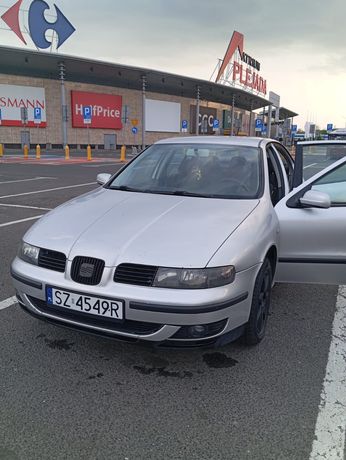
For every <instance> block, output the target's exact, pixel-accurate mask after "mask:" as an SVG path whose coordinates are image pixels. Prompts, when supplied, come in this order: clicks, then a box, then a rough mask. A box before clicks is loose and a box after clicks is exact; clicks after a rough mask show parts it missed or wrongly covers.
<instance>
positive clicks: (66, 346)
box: [44, 339, 74, 351]
mask: <svg viewBox="0 0 346 460" xmlns="http://www.w3.org/2000/svg"><path fill="white" fill-rule="evenodd" d="M44 341H45V343H46V344H47V346H48V347H49V348H52V349H53V350H63V351H69V350H71V348H72V347H73V345H74V343H68V342H67V340H49V339H44Z"/></svg>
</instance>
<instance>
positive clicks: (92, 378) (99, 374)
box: [88, 372, 103, 380]
mask: <svg viewBox="0 0 346 460" xmlns="http://www.w3.org/2000/svg"><path fill="white" fill-rule="evenodd" d="M102 377H103V374H102V373H101V372H99V373H98V374H96V375H90V376H89V377H88V380H95V379H101V378H102Z"/></svg>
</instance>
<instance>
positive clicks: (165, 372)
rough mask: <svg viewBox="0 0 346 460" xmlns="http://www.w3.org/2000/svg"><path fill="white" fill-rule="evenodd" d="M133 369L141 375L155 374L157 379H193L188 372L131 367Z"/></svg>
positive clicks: (163, 368) (161, 368)
mask: <svg viewBox="0 0 346 460" xmlns="http://www.w3.org/2000/svg"><path fill="white" fill-rule="evenodd" d="M133 368H134V369H135V370H136V371H138V372H140V373H141V374H143V375H153V374H156V375H157V376H159V377H165V378H169V377H171V378H176V379H185V378H191V377H193V374H192V372H189V371H181V372H177V371H168V370H167V369H166V368H165V367H145V366H133Z"/></svg>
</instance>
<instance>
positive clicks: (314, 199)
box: [299, 190, 331, 209]
mask: <svg viewBox="0 0 346 460" xmlns="http://www.w3.org/2000/svg"><path fill="white" fill-rule="evenodd" d="M299 201H300V203H301V204H302V205H303V206H304V207H309V208H324V209H328V208H330V206H331V200H330V196H329V195H327V193H324V192H318V191H317V190H309V191H307V192H306V193H305V194H304V196H302V198H300V200H299Z"/></svg>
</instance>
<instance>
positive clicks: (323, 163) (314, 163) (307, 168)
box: [302, 143, 346, 181]
mask: <svg viewBox="0 0 346 460" xmlns="http://www.w3.org/2000/svg"><path fill="white" fill-rule="evenodd" d="M302 149H303V180H304V181H306V180H308V179H310V177H312V176H314V175H315V174H317V173H319V172H320V171H322V170H323V169H325V168H327V167H328V166H329V165H331V164H333V163H334V162H335V161H337V160H340V159H341V158H343V157H344V156H346V143H344V144H333V143H330V144H328V143H324V144H322V143H321V144H310V145H303V144H302Z"/></svg>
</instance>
